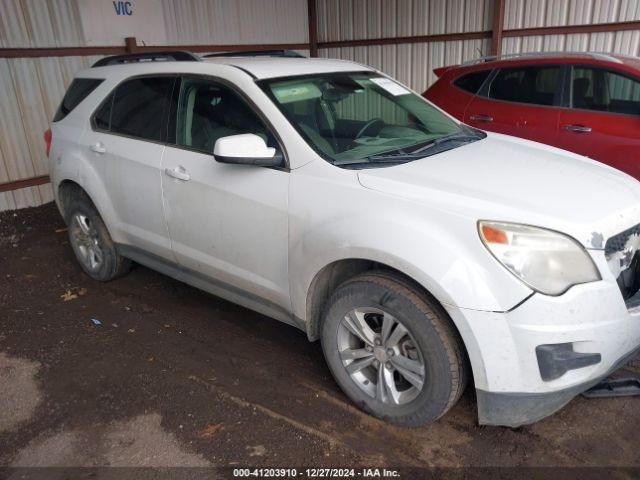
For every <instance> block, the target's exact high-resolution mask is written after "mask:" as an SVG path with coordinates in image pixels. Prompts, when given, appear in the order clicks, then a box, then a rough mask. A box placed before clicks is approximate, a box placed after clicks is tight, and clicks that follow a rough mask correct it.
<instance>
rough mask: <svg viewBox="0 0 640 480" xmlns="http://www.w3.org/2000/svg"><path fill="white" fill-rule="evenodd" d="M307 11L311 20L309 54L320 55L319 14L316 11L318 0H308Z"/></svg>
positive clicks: (309, 20)
mask: <svg viewBox="0 0 640 480" xmlns="http://www.w3.org/2000/svg"><path fill="white" fill-rule="evenodd" d="M307 12H308V22H309V56H310V57H317V56H318V15H317V12H316V0H307Z"/></svg>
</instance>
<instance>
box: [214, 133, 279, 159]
mask: <svg viewBox="0 0 640 480" xmlns="http://www.w3.org/2000/svg"><path fill="white" fill-rule="evenodd" d="M213 157H214V158H215V159H216V161H218V162H220V163H231V164H235V165H256V166H260V167H282V166H283V165H284V158H283V157H282V153H280V152H278V151H277V150H276V149H275V148H273V147H267V144H266V143H265V141H264V140H263V139H262V137H259V136H258V135H255V134H253V133H243V134H240V135H230V136H228V137H222V138H219V139H218V140H217V141H216V144H215V146H214V147H213Z"/></svg>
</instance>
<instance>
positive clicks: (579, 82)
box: [558, 65, 640, 179]
mask: <svg viewBox="0 0 640 480" xmlns="http://www.w3.org/2000/svg"><path fill="white" fill-rule="evenodd" d="M570 78H571V83H570V87H571V89H570V99H571V103H570V108H566V109H562V110H561V111H560V133H559V136H558V146H559V147H560V148H564V149H566V150H570V151H572V152H575V153H579V154H581V155H585V156H587V157H590V158H593V159H594V160H598V161H600V162H603V163H606V164H608V165H611V166H612V167H614V168H617V169H619V170H622V171H623V172H626V173H628V174H629V175H631V176H633V177H635V178H637V179H640V80H638V79H635V78H633V77H632V76H630V75H629V74H627V73H622V72H615V71H613V70H609V69H604V68H598V67H591V66H580V65H575V66H572V67H571V77H570Z"/></svg>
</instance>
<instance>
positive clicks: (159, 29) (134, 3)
mask: <svg viewBox="0 0 640 480" xmlns="http://www.w3.org/2000/svg"><path fill="white" fill-rule="evenodd" d="M78 8H79V10H80V18H81V21H82V30H83V32H84V39H85V43H86V45H88V46H94V45H120V46H121V45H123V44H124V39H125V38H126V37H136V39H137V40H138V44H140V45H143V44H146V45H162V44H166V34H165V25H164V15H163V9H162V3H161V1H160V0H128V1H126V0H82V1H80V2H78Z"/></svg>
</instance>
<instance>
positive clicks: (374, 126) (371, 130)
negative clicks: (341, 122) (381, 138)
mask: <svg viewBox="0 0 640 480" xmlns="http://www.w3.org/2000/svg"><path fill="white" fill-rule="evenodd" d="M384 126H385V123H384V120H382V119H381V118H372V119H371V120H369V121H368V122H367V123H365V124H364V126H363V127H362V128H361V129H360V131H359V132H358V134H357V135H356V138H354V141H355V140H358V139H359V138H360V137H364V135H365V133H368V134H369V136H370V137H374V136H376V135H377V134H378V133H380V130H382V129H383V128H384Z"/></svg>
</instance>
